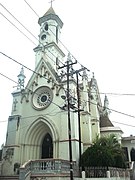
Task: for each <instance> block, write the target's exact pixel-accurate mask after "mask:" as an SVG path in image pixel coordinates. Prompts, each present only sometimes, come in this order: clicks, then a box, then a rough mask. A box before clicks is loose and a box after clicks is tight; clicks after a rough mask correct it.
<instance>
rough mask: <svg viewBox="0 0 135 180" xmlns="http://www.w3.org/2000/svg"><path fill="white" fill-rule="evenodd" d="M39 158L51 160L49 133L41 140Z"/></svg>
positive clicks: (51, 144)
mask: <svg viewBox="0 0 135 180" xmlns="http://www.w3.org/2000/svg"><path fill="white" fill-rule="evenodd" d="M41 158H42V159H45V158H53V143H52V137H51V136H50V134H49V133H47V134H46V135H45V137H44V139H43V143H42V156H41Z"/></svg>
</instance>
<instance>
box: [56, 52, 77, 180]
mask: <svg viewBox="0 0 135 180" xmlns="http://www.w3.org/2000/svg"><path fill="white" fill-rule="evenodd" d="M69 58H70V57H69V55H68V58H67V64H66V65H64V66H62V67H59V69H62V68H64V67H67V103H68V104H67V108H68V138H69V160H70V180H73V159H72V141H71V120H70V94H69V76H70V73H69V69H70V66H72V65H73V64H76V63H77V62H75V63H69V60H70V59H69Z"/></svg>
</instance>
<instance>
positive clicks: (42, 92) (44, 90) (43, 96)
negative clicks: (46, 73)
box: [32, 86, 53, 110]
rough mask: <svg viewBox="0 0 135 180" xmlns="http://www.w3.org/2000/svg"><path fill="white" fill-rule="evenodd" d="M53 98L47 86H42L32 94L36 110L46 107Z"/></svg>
mask: <svg viewBox="0 0 135 180" xmlns="http://www.w3.org/2000/svg"><path fill="white" fill-rule="evenodd" d="M52 99H53V93H52V90H51V89H50V88H49V87H47V86H42V87H40V88H38V89H36V91H35V92H34V94H33V96H32V103H33V107H34V108H35V109H38V110H42V109H45V108H47V107H48V106H49V105H50V104H51V102H52Z"/></svg>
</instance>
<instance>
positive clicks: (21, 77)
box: [17, 67, 26, 89]
mask: <svg viewBox="0 0 135 180" xmlns="http://www.w3.org/2000/svg"><path fill="white" fill-rule="evenodd" d="M17 77H18V86H17V89H22V88H24V82H25V81H24V79H25V78H26V76H25V75H24V69H23V67H22V68H21V71H20V74H19V75H18V76H17Z"/></svg>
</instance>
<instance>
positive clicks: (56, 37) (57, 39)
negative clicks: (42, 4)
mask: <svg viewBox="0 0 135 180" xmlns="http://www.w3.org/2000/svg"><path fill="white" fill-rule="evenodd" d="M58 40H59V39H58V26H57V27H56V42H57V43H58Z"/></svg>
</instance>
